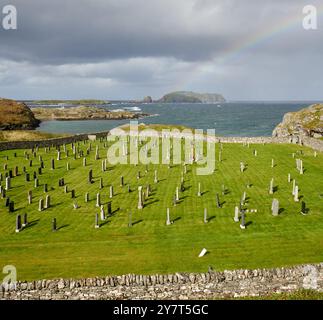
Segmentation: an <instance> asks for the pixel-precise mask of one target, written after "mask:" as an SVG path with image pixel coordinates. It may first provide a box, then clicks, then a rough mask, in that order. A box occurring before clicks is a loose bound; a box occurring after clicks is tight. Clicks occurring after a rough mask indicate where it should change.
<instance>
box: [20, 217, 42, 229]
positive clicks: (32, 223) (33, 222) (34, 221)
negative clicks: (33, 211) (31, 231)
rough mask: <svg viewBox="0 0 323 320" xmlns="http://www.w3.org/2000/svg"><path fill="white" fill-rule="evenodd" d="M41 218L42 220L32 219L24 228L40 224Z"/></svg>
mask: <svg viewBox="0 0 323 320" xmlns="http://www.w3.org/2000/svg"><path fill="white" fill-rule="evenodd" d="M39 220H40V219H37V220H33V221H30V222H29V223H28V224H27V225H26V226H25V227H24V229H28V228H32V227H33V226H35V225H37V224H38V222H39Z"/></svg>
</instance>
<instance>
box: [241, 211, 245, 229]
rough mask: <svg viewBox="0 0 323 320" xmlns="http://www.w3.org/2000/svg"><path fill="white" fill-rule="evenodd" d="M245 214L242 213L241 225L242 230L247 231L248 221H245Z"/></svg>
mask: <svg viewBox="0 0 323 320" xmlns="http://www.w3.org/2000/svg"><path fill="white" fill-rule="evenodd" d="M245 219H246V218H245V212H244V210H242V211H241V223H240V228H241V229H242V230H244V229H246V221H245Z"/></svg>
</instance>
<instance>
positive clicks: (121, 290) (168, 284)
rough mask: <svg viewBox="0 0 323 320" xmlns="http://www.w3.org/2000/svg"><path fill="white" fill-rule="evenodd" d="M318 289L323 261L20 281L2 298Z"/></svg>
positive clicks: (205, 295)
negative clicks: (272, 265)
mask: <svg viewBox="0 0 323 320" xmlns="http://www.w3.org/2000/svg"><path fill="white" fill-rule="evenodd" d="M299 289H312V290H317V291H320V292H323V263H320V264H316V265H300V266H294V267H290V268H275V269H256V270H234V271H224V272H213V271H210V272H207V273H175V274H169V275H161V274H156V275H134V274H127V275H122V276H108V277H105V278H102V277H101V278H100V277H97V278H90V279H80V280H75V279H57V280H39V281H34V282H18V283H17V284H16V288H15V289H13V288H12V289H11V290H4V288H2V290H0V299H33V300H34V299H37V300H38V299H46V300H47V299H55V300H67V299H68V300H79V299H82V300H88V299H96V300H97V299H214V298H234V297H245V296H264V295H269V294H273V293H284V292H293V291H295V290H299Z"/></svg>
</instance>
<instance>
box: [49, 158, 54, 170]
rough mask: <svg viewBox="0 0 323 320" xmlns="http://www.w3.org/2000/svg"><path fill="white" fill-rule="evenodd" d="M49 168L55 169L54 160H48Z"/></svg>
mask: <svg viewBox="0 0 323 320" xmlns="http://www.w3.org/2000/svg"><path fill="white" fill-rule="evenodd" d="M50 168H51V170H54V169H55V160H54V159H51V160H50Z"/></svg>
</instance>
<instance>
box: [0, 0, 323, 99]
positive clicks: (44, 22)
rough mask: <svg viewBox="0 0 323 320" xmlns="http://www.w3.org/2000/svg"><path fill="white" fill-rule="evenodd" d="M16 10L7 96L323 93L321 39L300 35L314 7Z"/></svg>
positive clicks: (143, 4)
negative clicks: (185, 91) (307, 11)
mask: <svg viewBox="0 0 323 320" xmlns="http://www.w3.org/2000/svg"><path fill="white" fill-rule="evenodd" d="M11 3H12V4H13V5H16V7H17V10H18V30H17V31H10V32H8V31H4V30H0V40H1V46H0V93H1V95H11V96H13V97H19V98H27V97H33V98H34V97H44V96H46V98H50V97H52V98H55V97H57V96H61V97H63V96H64V97H65V96H66V97H67V98H68V97H70V96H73V97H78V96H79V95H85V94H87V95H89V96H95V95H98V96H100V97H104V98H140V97H142V96H143V95H146V94H151V95H155V96H156V97H159V96H161V95H162V94H163V93H165V92H166V91H168V90H172V89H176V90H177V89H192V90H197V89H198V90H201V91H209V90H210V91H214V92H221V93H223V94H225V95H226V96H227V97H228V98H231V99H239V98H249V99H252V98H257V99H259V98H263V99H275V98H277V97H279V98H285V99H293V98H295V97H300V98H301V97H304V98H305V97H306V98H307V97H313V99H314V98H315V99H316V98H318V97H319V96H320V95H321V92H322V90H321V88H319V89H320V90H318V87H319V86H318V85H315V86H314V88H310V87H309V86H308V82H306V79H307V78H308V77H311V81H313V83H316V84H318V83H323V81H322V80H323V76H322V75H321V74H320V73H319V72H317V70H318V69H319V65H320V59H319V57H320V56H322V53H323V42H322V30H321V29H319V30H317V31H315V32H306V31H304V30H303V29H302V28H301V24H302V8H303V5H305V4H307V1H303V0H300V1H294V0H283V1H278V0H277V1H269V0H262V1H259V0H258V1H256V0H250V1H248V2H246V1H238V0H219V1H213V0H176V1H173V0H149V1H146V0H94V1H87V0H69V1H65V0H56V1H44V0H29V1H25V0H12V1H11ZM312 3H313V4H319V1H312ZM321 20H322V19H320V21H321ZM288 21H294V23H290V24H288V23H286V22H288ZM319 25H320V24H319ZM322 25H323V24H322ZM309 57H310V59H309ZM269 66H270V67H269ZM282 72H283V74H282ZM301 72H302V73H301ZM295 76H297V77H295ZM257 79H258V80H257ZM288 81H290V83H293V88H289V87H288V86H286V85H285V83H286V82H288ZM264 86H266V87H267V88H270V90H269V89H268V90H265V89H264ZM281 88H285V91H284V92H285V93H284V92H282V89H281ZM314 89H315V90H314Z"/></svg>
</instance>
